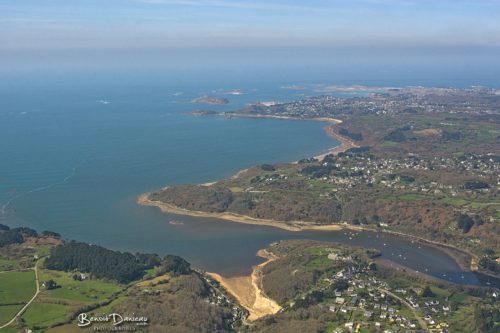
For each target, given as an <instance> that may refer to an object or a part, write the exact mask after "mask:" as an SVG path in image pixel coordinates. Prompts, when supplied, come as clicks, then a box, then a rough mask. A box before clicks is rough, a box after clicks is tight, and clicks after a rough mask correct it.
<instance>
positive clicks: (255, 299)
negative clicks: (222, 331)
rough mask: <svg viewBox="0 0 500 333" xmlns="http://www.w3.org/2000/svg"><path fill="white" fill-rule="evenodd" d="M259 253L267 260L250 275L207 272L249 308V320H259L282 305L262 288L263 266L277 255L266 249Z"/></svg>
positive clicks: (273, 312)
mask: <svg viewBox="0 0 500 333" xmlns="http://www.w3.org/2000/svg"><path fill="white" fill-rule="evenodd" d="M257 255H258V256H260V257H263V258H265V259H267V260H266V261H265V262H263V263H262V264H259V265H257V266H254V267H253V270H252V274H251V275H250V276H239V277H232V278H225V277H223V276H221V275H219V274H217V273H207V274H208V275H210V276H211V277H212V278H213V279H214V280H216V281H218V282H219V283H220V285H221V286H222V287H224V289H226V290H227V291H228V292H229V293H230V294H231V295H233V296H234V297H235V298H236V299H237V300H238V302H239V303H240V304H241V305H242V306H243V307H244V308H245V309H247V310H248V312H249V313H250V315H249V317H248V320H257V319H259V318H262V317H264V316H267V315H272V314H275V313H276V312H278V311H279V310H280V309H281V306H279V304H278V303H276V302H275V301H274V300H272V299H271V298H269V297H268V296H267V295H266V294H265V293H264V290H263V288H262V277H263V274H262V268H263V267H264V266H265V265H267V264H268V263H270V262H271V261H273V260H275V259H276V257H275V256H274V255H273V254H272V253H270V252H268V251H266V250H259V252H257Z"/></svg>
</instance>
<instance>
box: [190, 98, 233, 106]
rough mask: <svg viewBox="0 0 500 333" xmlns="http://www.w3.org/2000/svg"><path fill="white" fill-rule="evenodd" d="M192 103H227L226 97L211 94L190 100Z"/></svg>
mask: <svg viewBox="0 0 500 333" xmlns="http://www.w3.org/2000/svg"><path fill="white" fill-rule="evenodd" d="M191 103H194V104H211V105H226V104H228V103H229V100H228V99H227V98H218V97H213V96H202V97H198V98H195V99H193V100H192V101H191Z"/></svg>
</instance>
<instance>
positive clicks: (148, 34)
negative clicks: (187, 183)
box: [0, 0, 500, 72]
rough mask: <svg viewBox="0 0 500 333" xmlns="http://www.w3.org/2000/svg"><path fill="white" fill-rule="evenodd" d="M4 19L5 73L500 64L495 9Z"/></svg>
mask: <svg viewBox="0 0 500 333" xmlns="http://www.w3.org/2000/svg"><path fill="white" fill-rule="evenodd" d="M0 13H1V14H0V61H1V64H0V70H2V71H4V72H5V71H9V70H18V69H30V68H31V69H47V70H51V69H56V68H57V69H63V68H76V69H81V70H86V69H87V68H91V67H93V68H99V67H106V66H111V67H119V68H126V67H132V68H133V67H141V66H142V67H146V68H147V67H148V66H149V67H155V66H168V65H170V66H172V67H179V66H186V67H194V68H196V66H200V67H203V66H219V65H221V67H222V66H223V65H225V64H227V65H229V66H230V65H234V66H235V67H241V66H249V64H252V63H256V62H261V63H262V65H263V66H266V65H268V66H271V67H272V66H274V65H276V64H277V65H280V64H282V63H286V64H291V65H294V64H300V63H304V62H307V61H309V62H315V63H316V65H322V64H324V65H328V64H329V63H331V62H335V61H348V62H351V63H352V64H358V63H360V64H364V63H373V64H374V66H378V65H379V63H380V62H381V59H382V60H384V61H385V62H387V63H396V64H398V63H408V64H412V65H426V64H429V65H432V66H439V65H440V64H443V65H444V66H446V65H447V64H448V63H452V64H453V63H455V64H456V65H457V66H459V67H463V66H464V65H466V66H476V65H477V63H479V62H480V63H489V64H490V66H491V67H495V66H496V67H498V66H497V65H498V61H496V58H500V22H499V21H498V13H500V1H488V0H475V1H470V0H459V1H450V0H442V1H428V0H423V1H410V0H401V1H397V0H355V1H337V0H336V1H324V0H313V1H307V2H304V1H282V0H271V1H262V0H253V1H241V0H236V1H228V0H206V1H200V0H105V1H98V0H89V1H85V5H82V4H81V3H80V2H78V1H71V0H46V1H35V0H27V1H22V2H19V1H14V0H4V1H2V3H1V4H0Z"/></svg>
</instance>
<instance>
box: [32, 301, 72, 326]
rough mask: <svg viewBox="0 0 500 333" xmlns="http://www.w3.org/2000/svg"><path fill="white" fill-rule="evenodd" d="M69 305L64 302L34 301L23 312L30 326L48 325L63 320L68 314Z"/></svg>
mask: <svg viewBox="0 0 500 333" xmlns="http://www.w3.org/2000/svg"><path fill="white" fill-rule="evenodd" d="M66 312H67V306H66V305H64V304H49V303H38V302H34V303H33V304H31V305H30V306H29V307H28V309H27V310H26V312H25V313H24V314H23V316H22V318H23V319H24V321H25V323H26V325H27V326H28V327H31V326H48V325H52V324H55V323H58V322H62V321H64V320H65V319H66V316H67V313H66Z"/></svg>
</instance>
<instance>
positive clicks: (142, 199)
mask: <svg viewBox="0 0 500 333" xmlns="http://www.w3.org/2000/svg"><path fill="white" fill-rule="evenodd" d="M137 203H138V204H139V205H143V206H151V207H157V208H159V209H160V210H161V211H162V212H164V213H171V214H178V215H185V216H193V217H201V218H215V219H222V220H225V221H230V222H235V223H244V224H251V225H259V226H267V227H274V228H280V229H283V230H287V231H293V232H301V231H306V230H315V231H340V230H344V229H348V230H353V231H371V232H383V233H387V234H392V235H395V236H398V237H403V238H406V239H409V240H415V241H419V242H422V243H423V244H425V245H426V246H429V247H434V248H436V249H438V250H440V251H442V252H444V253H446V254H447V255H448V256H449V257H450V258H452V259H453V260H454V261H455V263H456V264H457V265H458V266H459V267H460V269H462V270H463V271H465V272H470V271H477V270H475V269H472V267H471V261H472V260H477V258H476V256H475V255H474V254H472V253H470V252H469V251H466V250H463V249H459V248H457V247H455V246H453V245H450V244H443V243H440V242H437V241H433V240H429V239H425V238H422V237H418V236H415V235H409V234H405V233H402V232H398V231H392V230H385V229H375V228H371V227H363V226H353V225H348V224H328V225H309V224H308V223H304V222H302V221H292V222H285V221H276V220H270V219H257V218H253V217H250V216H245V215H239V214H234V213H208V212H203V211H191V210H187V209H184V208H180V207H177V206H174V205H171V204H167V203H164V202H160V201H154V200H150V199H149V193H144V194H142V195H141V196H139V198H138V199H137ZM477 272H479V273H482V272H481V271H477ZM493 277H495V276H493Z"/></svg>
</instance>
